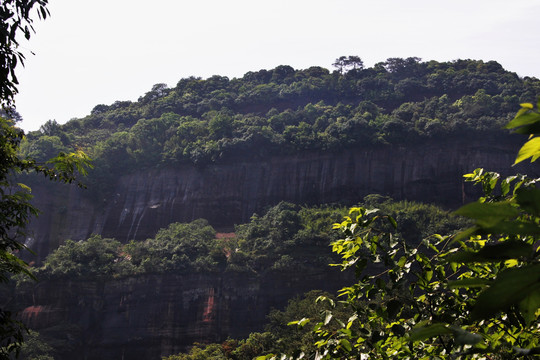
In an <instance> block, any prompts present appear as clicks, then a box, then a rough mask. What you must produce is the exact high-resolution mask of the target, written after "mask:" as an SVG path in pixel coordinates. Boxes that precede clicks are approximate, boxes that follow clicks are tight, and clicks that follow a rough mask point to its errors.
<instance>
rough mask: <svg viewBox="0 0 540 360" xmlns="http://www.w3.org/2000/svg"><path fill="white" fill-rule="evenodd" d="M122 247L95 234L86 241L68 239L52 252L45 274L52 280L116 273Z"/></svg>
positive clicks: (118, 243) (45, 266)
mask: <svg viewBox="0 0 540 360" xmlns="http://www.w3.org/2000/svg"><path fill="white" fill-rule="evenodd" d="M120 247H121V244H120V242H119V241H117V240H114V239H107V238H105V239H104V238H102V237H101V236H99V235H94V236H92V237H91V238H89V239H88V240H86V241H79V242H74V241H71V240H67V241H66V242H65V244H64V245H61V246H60V247H59V248H58V249H57V250H56V251H54V252H53V253H51V254H50V255H49V256H48V257H47V259H46V260H45V263H44V265H43V269H42V271H43V272H45V273H46V274H48V275H49V276H51V277H66V276H69V277H74V278H76V277H81V278H88V277H93V278H99V277H103V276H107V275H113V274H114V273H116V272H117V269H116V268H117V267H118V266H117V264H118V263H119V260H120V259H121V258H120V256H121V254H120Z"/></svg>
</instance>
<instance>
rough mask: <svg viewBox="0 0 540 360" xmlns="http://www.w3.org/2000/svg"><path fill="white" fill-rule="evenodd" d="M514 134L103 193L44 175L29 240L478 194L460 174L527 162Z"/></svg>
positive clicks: (163, 174)
mask: <svg viewBox="0 0 540 360" xmlns="http://www.w3.org/2000/svg"><path fill="white" fill-rule="evenodd" d="M511 140H512V139H509V138H508V137H506V138H502V139H485V140H479V141H476V142H471V141H470V140H468V141H463V142H460V141H458V140H455V139H454V140H452V141H445V140H441V141H440V142H433V141H431V142H427V143H422V144H413V145H408V146H407V147H400V146H379V147H373V146H371V147H369V148H357V149H348V150H344V151H342V152H339V153H325V152H306V153H302V154H297V155H291V156H281V157H277V156H275V157H270V158H268V159H265V160H247V159H246V158H241V157H238V158H236V159H229V160H228V161H227V162H226V163H222V164H215V165H208V166H205V167H196V166H193V165H189V164H183V165H178V166H176V167H174V168H166V169H160V170H152V171H142V172H140V173H134V174H129V175H125V176H123V177H122V178H120V179H118V181H117V183H116V185H115V188H114V191H113V192H112V195H111V196H110V197H108V198H105V199H94V198H91V196H89V195H88V194H92V189H89V190H87V191H86V192H84V190H79V189H77V188H75V187H71V188H69V187H66V186H59V185H55V186H48V187H47V188H42V187H40V186H39V185H38V186H34V194H35V196H36V197H35V204H36V206H37V207H38V208H39V209H40V210H41V212H42V213H41V216H40V217H39V218H38V219H36V220H35V221H34V222H33V223H32V224H31V226H30V230H31V234H32V236H31V237H30V238H29V239H28V245H29V247H30V248H31V249H32V250H34V251H35V252H36V253H37V254H38V260H42V259H43V258H44V257H45V256H46V255H47V254H48V253H49V252H50V251H52V250H54V249H55V248H56V247H58V246H59V245H60V244H61V243H63V242H64V241H65V240H66V239H73V240H80V239H85V238H87V237H88V236H89V235H90V234H92V233H95V234H101V235H103V236H106V237H114V238H116V239H118V240H120V241H123V242H126V241H129V240H131V239H146V238H148V237H153V236H154V235H155V234H156V232H157V230H158V229H160V228H163V227H166V226H168V225H169V224H170V223H172V222H187V221H191V220H194V219H198V218H205V219H207V220H209V222H210V223H211V224H212V225H213V226H214V227H216V228H218V229H220V230H223V231H230V230H231V229H232V226H233V225H234V224H239V223H244V222H247V221H249V218H250V217H251V216H252V215H253V213H254V212H259V213H260V212H261V211H263V210H264V208H265V207H267V206H270V205H275V204H277V203H278V202H280V201H282V200H285V201H290V202H294V203H298V204H322V203H330V202H343V203H344V204H347V205H351V204H355V203H357V202H358V201H360V200H361V199H362V198H363V197H364V196H365V195H367V194H373V193H379V194H384V195H388V196H391V197H393V198H394V199H407V200H416V201H423V202H434V203H438V204H442V205H446V206H458V205H460V204H461V203H463V202H464V201H469V200H471V199H472V198H473V197H471V196H470V195H472V194H473V193H472V192H471V189H470V186H468V187H465V186H464V185H463V177H462V175H463V174H465V173H467V172H471V171H472V170H474V169H475V168H477V167H480V166H482V167H484V168H485V169H488V170H491V171H499V172H502V173H503V174H510V173H514V172H517V171H520V169H519V168H518V169H515V168H514V169H512V168H511V164H512V162H513V160H514V158H515V154H516V151H517V149H518V148H519V147H518V146H519V144H520V142H521V140H522V139H521V138H517V139H513V140H512V141H511ZM528 170H530V169H528ZM528 173H529V174H530V171H529V172H528ZM85 194H86V195H85ZM475 196H476V194H475ZM30 260H31V259H30Z"/></svg>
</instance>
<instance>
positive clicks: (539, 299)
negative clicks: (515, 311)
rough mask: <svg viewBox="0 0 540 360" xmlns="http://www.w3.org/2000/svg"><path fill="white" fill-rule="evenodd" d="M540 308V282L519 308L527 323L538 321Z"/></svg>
mask: <svg viewBox="0 0 540 360" xmlns="http://www.w3.org/2000/svg"><path fill="white" fill-rule="evenodd" d="M538 308H540V284H537V285H536V286H535V287H534V289H532V290H531V292H530V293H529V295H527V296H526V297H525V298H524V299H523V300H522V301H521V302H520V303H519V310H520V311H521V315H522V316H523V318H524V319H525V322H526V323H527V325H531V324H532V323H533V322H534V321H536V310H538Z"/></svg>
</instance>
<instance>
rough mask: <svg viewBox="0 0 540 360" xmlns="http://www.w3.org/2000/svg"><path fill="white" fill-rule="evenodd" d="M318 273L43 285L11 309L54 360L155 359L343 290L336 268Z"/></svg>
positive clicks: (239, 333) (256, 327)
mask: <svg viewBox="0 0 540 360" xmlns="http://www.w3.org/2000/svg"><path fill="white" fill-rule="evenodd" d="M323 270H324V271H318V272H313V271H311V272H310V271H307V272H304V273H302V274H298V273H287V274H284V273H280V272H271V273H267V274H264V275H256V274H247V273H234V272H226V273H219V274H218V273H213V274H209V273H206V274H204V273H199V274H183V275H175V274H166V275H144V276H139V277H131V278H124V279H118V280H108V281H69V280H56V281H52V280H49V281H44V282H42V283H40V284H38V285H37V286H35V287H33V288H31V289H27V290H26V291H21V292H19V298H18V299H17V303H18V306H19V307H20V308H21V309H22V312H21V314H22V315H21V316H22V320H23V321H24V322H25V323H26V324H27V325H28V326H29V327H30V328H32V329H33V330H36V331H39V332H40V333H41V334H42V335H43V336H45V337H46V336H47V335H51V334H52V335H53V336H54V337H55V338H56V342H57V344H61V346H59V347H57V348H56V350H57V352H58V354H57V356H58V359H82V358H83V357H81V354H84V359H88V360H91V359H100V360H104V359H111V360H112V359H126V360H128V359H159V358H160V357H161V356H165V355H170V354H174V353H178V352H180V351H183V350H186V348H187V347H188V346H190V345H192V344H193V343H194V342H203V343H205V342H221V341H224V340H226V339H227V338H243V337H246V336H247V335H248V334H249V333H250V332H253V331H262V330H263V325H264V324H265V323H266V321H267V320H266V315H267V314H268V313H269V311H270V310H271V309H272V308H279V309H282V308H284V307H285V305H286V303H287V300H288V299H290V298H291V297H293V296H295V295H300V294H302V293H304V292H307V291H309V290H311V289H314V288H321V287H322V288H324V289H326V290H328V291H331V292H335V291H336V290H337V289H338V287H339V286H340V285H343V284H344V283H345V280H346V279H345V278H344V276H343V274H342V273H340V272H339V270H338V269H335V268H334V269H332V270H328V269H323ZM23 294H24V295H23Z"/></svg>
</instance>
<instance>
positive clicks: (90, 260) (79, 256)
mask: <svg viewBox="0 0 540 360" xmlns="http://www.w3.org/2000/svg"><path fill="white" fill-rule="evenodd" d="M225 261H226V258H225V254H224V252H223V245H222V242H221V240H219V239H216V238H215V230H214V229H213V228H212V227H211V226H210V225H208V222H207V221H206V220H195V221H193V222H191V223H187V224H181V223H173V224H171V225H169V227H168V228H166V229H161V230H160V231H159V232H158V233H157V234H156V236H155V237H154V238H151V239H147V240H145V241H142V242H135V241H132V242H130V243H128V244H121V243H120V242H119V241H117V240H115V239H109V238H102V237H101V236H99V235H94V236H92V237H90V238H89V239H87V240H85V241H78V242H74V241H71V240H67V241H66V242H65V243H64V245H61V246H60V247H59V248H58V249H56V250H55V251H53V252H52V253H51V254H50V255H49V256H48V257H47V258H46V259H45V262H44V264H43V266H42V267H41V268H39V269H37V273H38V274H39V276H40V277H41V278H44V277H45V278H71V279H77V278H85V279H93V280H97V279H106V278H112V277H122V276H130V275H136V274H141V273H163V272H182V271H188V270H190V271H216V270H219V269H220V268H222V267H223V266H224V265H225Z"/></svg>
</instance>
